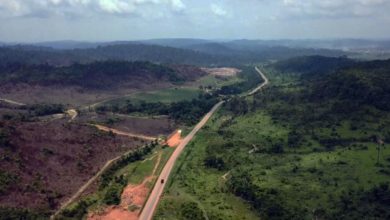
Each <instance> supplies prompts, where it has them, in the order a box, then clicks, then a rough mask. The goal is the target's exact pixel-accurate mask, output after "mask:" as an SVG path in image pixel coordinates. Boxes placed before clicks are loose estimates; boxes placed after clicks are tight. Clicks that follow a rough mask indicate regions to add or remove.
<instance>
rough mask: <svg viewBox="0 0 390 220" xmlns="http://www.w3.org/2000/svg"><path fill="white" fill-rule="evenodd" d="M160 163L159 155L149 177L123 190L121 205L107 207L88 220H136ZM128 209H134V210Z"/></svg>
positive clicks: (90, 216) (93, 214)
mask: <svg viewBox="0 0 390 220" xmlns="http://www.w3.org/2000/svg"><path fill="white" fill-rule="evenodd" d="M160 162H161V153H160V154H159V155H158V158H157V162H156V164H155V166H154V169H153V172H152V174H151V176H149V177H147V178H145V179H144V181H143V182H142V183H141V184H139V185H128V186H127V187H126V188H125V189H124V190H123V193H122V196H121V203H120V204H119V205H118V206H110V207H107V208H106V209H105V210H104V211H103V212H102V213H92V214H90V215H89V216H88V220H122V219H126V220H137V219H138V215H139V213H140V211H141V208H142V206H143V205H144V203H145V201H146V198H147V197H148V194H149V191H150V188H149V187H148V184H149V183H150V182H151V181H153V179H154V178H155V177H156V176H155V174H156V171H157V168H158V166H159V164H160ZM129 207H134V210H131V209H129Z"/></svg>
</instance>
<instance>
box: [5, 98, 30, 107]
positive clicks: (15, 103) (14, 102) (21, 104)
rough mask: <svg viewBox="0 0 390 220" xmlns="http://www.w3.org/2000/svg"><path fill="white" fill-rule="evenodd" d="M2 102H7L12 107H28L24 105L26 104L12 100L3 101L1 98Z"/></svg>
mask: <svg viewBox="0 0 390 220" xmlns="http://www.w3.org/2000/svg"><path fill="white" fill-rule="evenodd" d="M0 102H5V103H8V104H11V105H18V106H24V105H26V104H24V103H20V102H16V101H12V100H9V99H1V98H0Z"/></svg>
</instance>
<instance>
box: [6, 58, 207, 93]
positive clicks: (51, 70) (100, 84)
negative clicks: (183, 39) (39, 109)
mask: <svg viewBox="0 0 390 220" xmlns="http://www.w3.org/2000/svg"><path fill="white" fill-rule="evenodd" d="M175 68H176V67H175V66H170V67H168V66H163V65H157V64H152V63H150V62H141V61H137V62H125V61H103V62H94V63H90V64H73V65H71V66H65V67H55V66H51V65H47V64H40V65H27V64H21V63H12V64H4V65H0V83H1V84H5V83H12V84H16V83H27V84H30V85H44V86H52V85H75V86H80V87H83V88H88V89H112V88H114V87H118V86H119V85H123V84H125V83H126V82H129V81H132V80H133V81H134V80H137V81H138V82H139V83H142V82H143V83H146V82H147V83H152V82H170V83H176V84H177V83H181V82H184V81H187V80H193V79H194V78H195V79H196V78H197V77H200V76H202V75H204V74H205V73H203V72H202V71H201V70H199V69H196V68H192V67H188V68H187V67H186V66H181V67H180V68H178V69H175ZM187 70H188V71H187ZM181 73H183V74H181Z"/></svg>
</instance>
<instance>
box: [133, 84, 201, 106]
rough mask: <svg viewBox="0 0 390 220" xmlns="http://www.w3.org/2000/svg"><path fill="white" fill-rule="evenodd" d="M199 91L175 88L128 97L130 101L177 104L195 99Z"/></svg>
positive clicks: (196, 89) (188, 88) (189, 88)
mask: <svg viewBox="0 0 390 220" xmlns="http://www.w3.org/2000/svg"><path fill="white" fill-rule="evenodd" d="M200 93H201V90H200V89H198V88H191V87H175V88H168V89H161V90H157V91H151V92H143V93H136V94H134V95H132V96H130V97H129V98H130V100H134V101H145V102H163V103H170V102H179V101H183V100H191V99H194V98H197V97H198V96H199V94H200Z"/></svg>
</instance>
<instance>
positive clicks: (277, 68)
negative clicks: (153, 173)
mask: <svg viewBox="0 0 390 220" xmlns="http://www.w3.org/2000/svg"><path fill="white" fill-rule="evenodd" d="M318 59H321V60H323V61H324V63H326V64H324V65H326V66H328V65H330V64H329V63H337V65H334V66H333V68H329V69H328V70H327V71H325V72H322V73H318V72H317V71H316V70H315V69H316V68H315V67H316V66H317V65H319V66H321V65H322V63H321V62H318ZM332 59H333V58H332ZM336 59H337V58H336ZM311 60H316V61H315V62H312V61H311ZM285 62H289V63H288V65H286V66H288V67H289V69H288V71H287V69H284V68H282V67H281V65H280V63H279V64H276V65H269V66H268V67H267V69H266V71H265V74H266V75H267V77H269V79H270V82H271V85H270V86H269V87H268V88H267V89H265V90H263V91H262V92H260V93H258V94H256V95H255V96H254V97H246V98H236V99H233V100H232V101H231V102H228V103H227V104H226V105H225V106H224V107H223V109H222V110H221V111H220V112H219V113H218V114H217V115H216V116H215V117H213V118H212V120H211V121H210V122H209V124H208V125H207V126H206V127H205V129H203V130H202V131H201V132H200V133H199V135H197V137H196V139H195V140H194V141H193V143H191V144H190V145H189V146H188V147H187V148H186V149H185V151H184V152H183V155H182V157H181V158H180V159H179V161H178V163H177V164H176V167H175V171H174V173H173V175H172V178H170V181H169V183H168V188H167V190H166V194H165V195H164V197H163V199H162V201H161V204H160V206H159V209H158V212H157V214H156V219H388V218H389V217H390V212H389V210H390V207H389V204H390V203H389V196H390V190H389V189H390V188H389V187H390V185H389V184H390V145H389V144H388V143H389V141H390V139H389V134H390V127H389V124H390V113H389V109H387V105H386V104H385V103H384V102H386V103H389V101H390V100H388V94H389V90H388V84H387V83H385V82H389V79H388V77H389V74H388V73H389V67H388V63H389V61H381V62H379V61H378V62H366V63H354V62H352V61H349V60H347V61H346V60H345V59H344V58H340V60H336V61H335V60H327V58H302V59H296V60H290V61H285ZM345 62H347V63H349V64H348V66H345V65H341V66H340V65H338V63H345ZM294 65H296V66H294ZM302 65H305V66H313V71H308V72H305V73H301V72H300V68H301V66H302ZM294 67H296V69H291V68H294ZM305 69H306V68H305ZM189 207H191V208H189ZM188 216H191V218H188Z"/></svg>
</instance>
